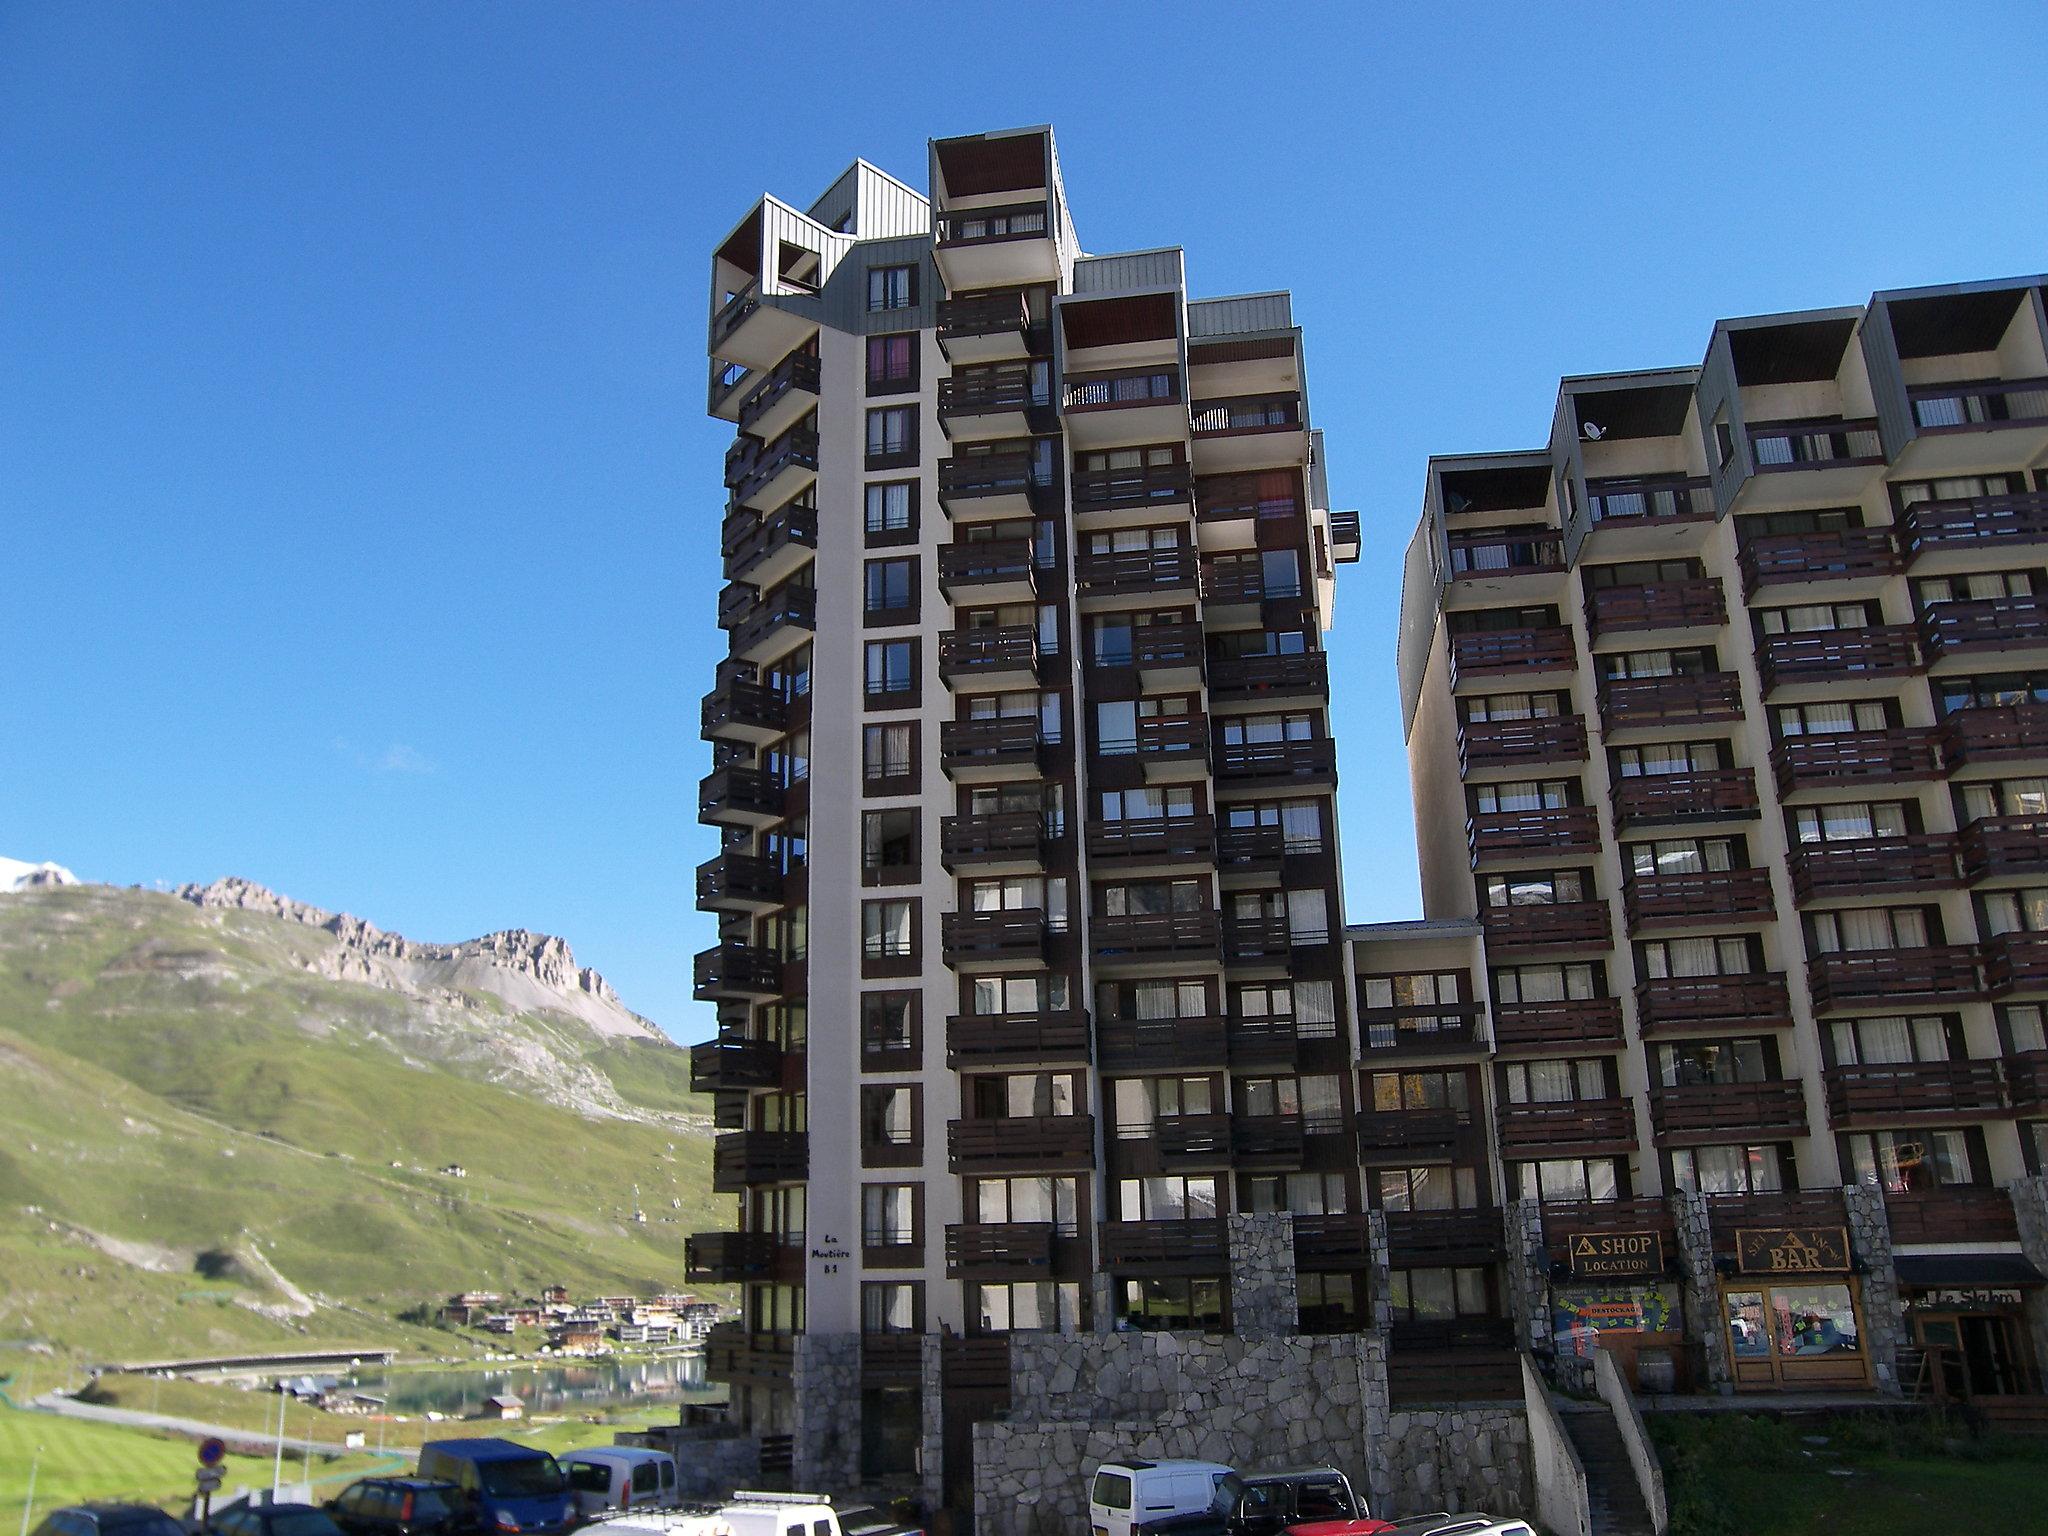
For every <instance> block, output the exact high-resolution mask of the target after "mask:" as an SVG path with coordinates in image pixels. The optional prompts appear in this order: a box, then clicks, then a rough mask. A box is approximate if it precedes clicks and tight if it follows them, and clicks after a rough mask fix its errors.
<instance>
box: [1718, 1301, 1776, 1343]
mask: <svg viewBox="0 0 2048 1536" xmlns="http://www.w3.org/2000/svg"><path fill="white" fill-rule="evenodd" d="M1727 1302H1728V1338H1729V1341H1730V1343H1731V1344H1732V1345H1733V1347H1734V1350H1735V1358H1736V1359H1738V1360H1768V1359H1769V1358H1770V1354H1771V1337H1770V1334H1769V1333H1768V1332H1767V1331H1766V1330H1765V1328H1764V1293H1763V1292H1762V1291H1730V1292H1729V1293H1728V1295H1727Z"/></svg>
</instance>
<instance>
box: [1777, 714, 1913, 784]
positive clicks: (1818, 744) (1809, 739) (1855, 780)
mask: <svg viewBox="0 0 2048 1536" xmlns="http://www.w3.org/2000/svg"><path fill="white" fill-rule="evenodd" d="M1771 769H1772V771H1773V772H1774V773H1775V774H1776V775H1777V778H1778V793H1779V794H1781V795H1789V794H1793V793H1796V792H1797V791H1799V790H1802V789H1828V790H1838V789H1841V788H1843V787H1844V786H1853V785H1858V784H1893V783H1900V782H1905V781H1910V780H1914V779H1938V778H1940V777H1941V776H1942V763H1941V737H1940V733H1939V732H1938V731H1936V730H1934V729H1933V728H1931V727H1928V726H1893V727H1892V728H1891V729H1889V730H1882V731H1833V732H1828V733H1824V734H1821V735H1815V736H1788V737H1785V738H1784V739H1783V740H1781V741H1780V742H1778V744H1777V745H1776V746H1774V747H1772V748H1771Z"/></svg>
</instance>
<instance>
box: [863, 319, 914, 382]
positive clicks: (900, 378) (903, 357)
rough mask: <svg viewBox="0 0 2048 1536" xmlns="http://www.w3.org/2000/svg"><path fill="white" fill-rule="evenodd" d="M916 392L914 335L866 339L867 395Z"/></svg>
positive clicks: (912, 333)
mask: <svg viewBox="0 0 2048 1536" xmlns="http://www.w3.org/2000/svg"><path fill="white" fill-rule="evenodd" d="M915 388H917V333H916V332H914V331H913V332H911V333H909V334H908V335H902V336H870V337H869V338H868V393H869V394H871V395H881V394H893V393H895V392H896V391H898V390H904V389H915Z"/></svg>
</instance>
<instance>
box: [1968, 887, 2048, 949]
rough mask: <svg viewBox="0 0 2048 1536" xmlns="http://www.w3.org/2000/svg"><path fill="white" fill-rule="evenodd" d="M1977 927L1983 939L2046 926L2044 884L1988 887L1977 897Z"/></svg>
mask: <svg viewBox="0 0 2048 1536" xmlns="http://www.w3.org/2000/svg"><path fill="white" fill-rule="evenodd" d="M1977 913H1978V916H1977V927H1978V929H1979V931H1980V932H1981V933H1982V934H1983V935H1984V937H1985V938H1987V939H1995V938H1997V937H1998V936H1999V935H2001V934H2006V933H2040V932H2042V931H2043V930H2044V929H2048V887H2044V886H2038V885H2029V886H2022V887H2020V888H2019V889H2017V890H2011V891H1989V892H1986V893H1985V894H1984V895H1982V896H1979V897H1978V898H1977Z"/></svg>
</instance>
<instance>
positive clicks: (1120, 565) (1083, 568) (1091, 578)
mask: <svg viewBox="0 0 2048 1536" xmlns="http://www.w3.org/2000/svg"><path fill="white" fill-rule="evenodd" d="M1200 582H1201V561H1200V559H1199V557H1198V556H1197V555H1196V553H1195V549H1194V546H1193V545H1191V544H1179V545H1175V546H1173V547H1171V548H1168V549H1125V550H1117V551H1115V552H1113V553H1108V554H1081V555H1077V556H1076V557H1075V558H1074V588H1075V590H1076V591H1077V592H1078V593H1079V594H1080V596H1081V601H1082V603H1083V605H1084V606H1094V607H1098V608H1099V607H1102V606H1104V604H1105V603H1107V602H1119V601H1125V600H1129V601H1133V602H1152V601H1155V600H1165V599H1168V598H1174V599H1181V598H1191V597H1192V596H1193V595H1194V592H1195V589H1196V587H1197V586H1199V585H1200Z"/></svg>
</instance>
